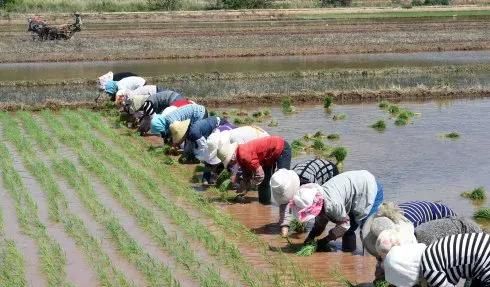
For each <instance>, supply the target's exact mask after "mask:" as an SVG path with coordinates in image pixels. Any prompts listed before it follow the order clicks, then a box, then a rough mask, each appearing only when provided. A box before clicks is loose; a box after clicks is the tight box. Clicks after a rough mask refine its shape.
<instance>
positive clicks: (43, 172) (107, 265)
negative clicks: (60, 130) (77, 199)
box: [11, 113, 132, 287]
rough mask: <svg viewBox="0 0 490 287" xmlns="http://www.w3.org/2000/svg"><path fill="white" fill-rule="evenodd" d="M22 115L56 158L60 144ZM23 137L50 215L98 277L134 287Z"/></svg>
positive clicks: (27, 159)
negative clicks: (70, 207) (118, 269)
mask: <svg viewBox="0 0 490 287" xmlns="http://www.w3.org/2000/svg"><path fill="white" fill-rule="evenodd" d="M18 115H20V119H21V121H22V123H23V126H24V129H25V131H26V132H27V134H28V135H29V136H30V137H31V138H32V139H33V140H34V141H35V142H36V143H37V144H38V146H39V147H40V148H41V150H42V151H44V152H46V153H47V154H48V155H49V158H50V159H51V161H54V159H53V158H55V157H57V156H58V154H57V153H56V149H57V146H58V145H57V143H56V142H54V141H53V140H52V138H51V137H49V136H48V135H47V134H46V133H45V132H44V131H43V130H42V128H41V127H39V126H38V125H37V124H36V122H35V121H34V120H33V118H32V117H31V115H30V114H28V113H18ZM11 124H15V123H11ZM15 131H16V132H17V133H16V134H15V137H21V131H20V130H19V129H17V128H16V129H15ZM23 140H24V145H22V148H21V149H20V152H21V155H22V157H23V161H24V162H26V163H28V164H27V167H28V169H29V171H30V172H31V173H32V174H33V175H34V176H35V177H36V179H37V180H38V181H39V183H40V184H41V187H42V189H43V191H44V192H45V193H46V194H47V198H48V207H49V212H50V217H52V218H53V220H55V221H59V222H61V223H62V224H63V226H64V228H65V231H66V232H67V234H68V235H69V236H70V237H72V238H73V239H74V240H75V242H76V244H77V246H78V247H79V248H81V249H82V251H84V253H85V255H86V256H87V258H88V262H89V263H90V264H91V265H92V266H93V268H94V269H95V271H96V272H97V276H98V279H99V281H100V282H101V284H102V285H104V286H127V287H131V286H132V284H131V283H129V281H128V280H127V279H126V278H125V277H124V275H123V274H122V273H121V272H119V271H117V270H115V269H114V267H113V266H112V263H111V261H110V259H109V258H108V256H107V255H106V254H105V253H104V252H103V251H102V248H101V246H100V243H99V242H98V240H97V239H95V238H94V237H92V236H91V235H90V234H89V232H88V230H87V228H86V227H85V226H84V224H83V222H82V221H81V219H80V218H78V217H76V216H75V215H73V214H71V213H70V212H69V209H68V203H67V201H66V199H65V197H64V195H63V193H62V192H61V191H60V187H59V186H58V184H57V182H56V180H55V179H54V177H53V175H52V174H51V172H50V170H49V169H48V167H47V166H46V164H45V162H44V161H42V160H41V159H39V158H38V152H34V149H33V145H32V144H31V143H30V141H29V140H27V139H26V137H23ZM31 162H32V163H31Z"/></svg>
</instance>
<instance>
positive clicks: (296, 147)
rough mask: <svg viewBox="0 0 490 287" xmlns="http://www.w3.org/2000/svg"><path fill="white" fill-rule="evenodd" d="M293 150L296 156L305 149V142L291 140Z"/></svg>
mask: <svg viewBox="0 0 490 287" xmlns="http://www.w3.org/2000/svg"><path fill="white" fill-rule="evenodd" d="M291 150H292V151H293V155H294V156H296V155H298V154H299V153H301V152H303V151H304V150H305V144H304V143H303V142H302V141H300V140H293V141H292V142H291Z"/></svg>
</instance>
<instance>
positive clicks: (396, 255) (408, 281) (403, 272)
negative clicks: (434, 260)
mask: <svg viewBox="0 0 490 287" xmlns="http://www.w3.org/2000/svg"><path fill="white" fill-rule="evenodd" d="M426 248H427V246H426V245H425V244H422V243H417V244H407V245H402V246H394V247H393V248H391V250H390V252H388V255H387V256H386V259H385V260H384V270H385V278H386V281H388V282H389V283H390V284H392V285H395V286H398V287H412V286H414V285H416V284H417V283H418V282H419V276H420V262H421V261H422V255H423V253H424V251H425V249H426Z"/></svg>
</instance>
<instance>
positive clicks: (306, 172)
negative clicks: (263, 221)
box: [270, 158, 339, 237]
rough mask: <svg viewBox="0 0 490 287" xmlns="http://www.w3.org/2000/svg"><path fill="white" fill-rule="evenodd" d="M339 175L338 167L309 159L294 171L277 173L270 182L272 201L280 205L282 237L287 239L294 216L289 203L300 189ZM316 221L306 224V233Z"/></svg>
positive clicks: (279, 171) (297, 165)
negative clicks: (305, 185)
mask: <svg viewBox="0 0 490 287" xmlns="http://www.w3.org/2000/svg"><path fill="white" fill-rule="evenodd" d="M338 174H339V171H338V169H337V166H336V165H335V164H334V163H332V162H330V161H328V160H324V159H320V158H315V159H309V160H305V161H302V162H299V163H298V164H296V165H295V166H294V167H293V168H292V170H286V169H280V170H278V171H276V172H275V173H274V174H273V175H272V177H271V181H270V186H271V192H272V199H273V200H274V202H275V203H276V204H277V205H279V225H280V226H281V235H282V236H283V237H286V236H287V235H288V233H289V225H290V223H291V222H292V220H293V218H294V216H293V214H292V210H291V208H290V207H289V205H288V204H289V201H290V200H292V199H293V196H294V195H295V194H296V193H297V192H298V191H299V187H300V186H301V185H304V184H308V183H317V184H319V185H323V184H324V183H326V182H327V181H328V180H330V179H331V178H332V177H334V176H336V175H338ZM313 225H314V220H311V221H309V222H308V223H307V224H306V231H307V232H310V231H311V229H312V228H313Z"/></svg>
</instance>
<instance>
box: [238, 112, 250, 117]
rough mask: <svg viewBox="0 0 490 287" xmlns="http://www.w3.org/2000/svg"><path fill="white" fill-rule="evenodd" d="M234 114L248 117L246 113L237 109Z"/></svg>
mask: <svg viewBox="0 0 490 287" xmlns="http://www.w3.org/2000/svg"><path fill="white" fill-rule="evenodd" d="M236 115H237V116H239V117H248V113H247V112H245V111H239V112H237V113H236Z"/></svg>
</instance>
